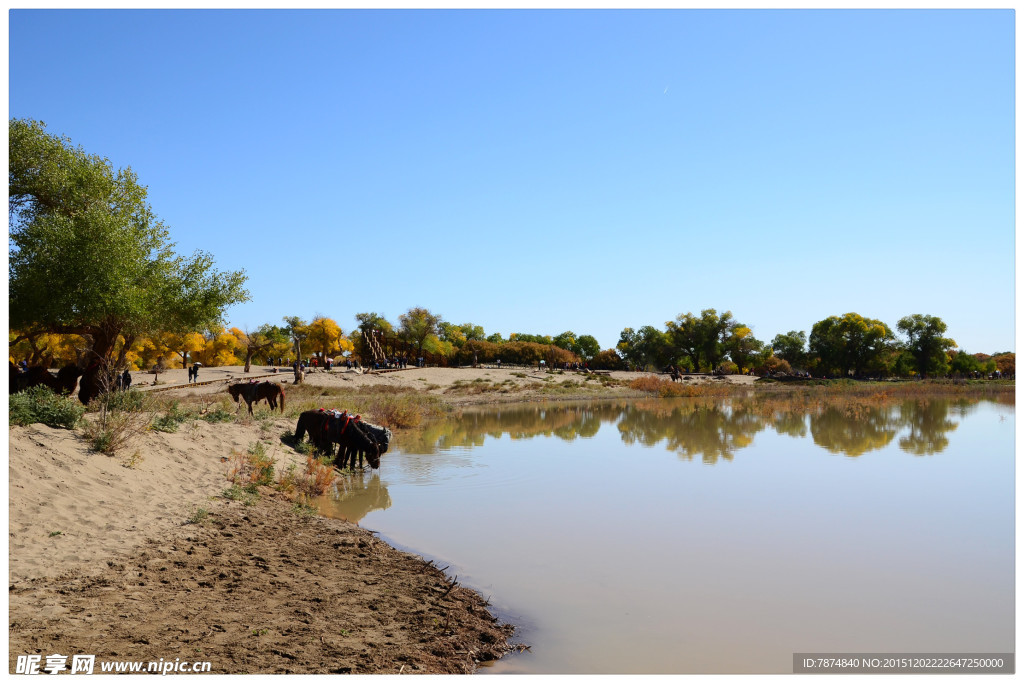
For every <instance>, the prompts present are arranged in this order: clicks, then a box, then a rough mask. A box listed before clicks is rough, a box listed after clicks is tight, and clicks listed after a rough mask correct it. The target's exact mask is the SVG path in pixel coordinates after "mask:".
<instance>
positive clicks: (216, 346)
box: [197, 327, 240, 368]
mask: <svg viewBox="0 0 1024 683" xmlns="http://www.w3.org/2000/svg"><path fill="white" fill-rule="evenodd" d="M204 336H205V339H206V344H205V345H204V347H203V350H202V351H199V352H197V355H198V357H199V362H200V363H202V364H203V365H205V366H207V367H211V368H216V367H222V366H225V365H240V362H239V360H238V357H237V356H235V349H236V348H238V338H237V337H235V335H234V334H232V333H231V332H228V331H227V330H225V329H224V328H223V327H219V328H217V329H214V330H209V331H207V333H206V335H204Z"/></svg>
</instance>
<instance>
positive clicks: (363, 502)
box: [314, 472, 391, 523]
mask: <svg viewBox="0 0 1024 683" xmlns="http://www.w3.org/2000/svg"><path fill="white" fill-rule="evenodd" d="M314 504H315V506H316V507H317V509H318V511H319V512H320V514H322V515H325V516H327V517H333V518H335V519H344V520H347V521H349V522H353V523H355V522H358V521H359V520H361V519H362V518H363V517H365V516H366V515H368V514H369V513H370V512H373V511H374V510H387V509H388V508H389V507H391V495H390V494H389V493H388V487H387V486H385V485H384V484H382V483H381V480H380V476H379V475H378V474H377V473H373V474H367V473H366V472H355V473H353V474H349V475H344V476H342V477H339V478H338V479H336V480H335V482H334V487H333V490H332V491H331V492H330V493H328V494H327V495H325V496H321V497H320V498H318V499H316V501H315V503H314Z"/></svg>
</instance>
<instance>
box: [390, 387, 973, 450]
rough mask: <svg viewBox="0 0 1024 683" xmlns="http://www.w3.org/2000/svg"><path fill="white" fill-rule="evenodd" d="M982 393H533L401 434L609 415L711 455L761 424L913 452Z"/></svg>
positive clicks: (559, 431)
mask: <svg viewBox="0 0 1024 683" xmlns="http://www.w3.org/2000/svg"><path fill="white" fill-rule="evenodd" d="M980 400H983V399H947V398H935V399H918V400H904V401H881V402H880V401H877V400H875V401H870V402H866V403H859V402H857V401H855V400H848V399H844V400H839V401H834V402H828V401H825V402H822V403H820V404H817V405H807V404H805V403H791V402H785V401H773V400H770V399H761V398H758V397H751V398H745V399H717V400H716V399H678V400H672V399H651V400H640V401H631V402H625V401H591V402H585V403H537V404H520V405H513V406H501V407H493V406H488V407H472V408H467V409H465V410H464V411H463V412H462V414H461V415H460V416H459V417H458V418H454V419H447V420H441V421H437V422H434V423H431V424H429V425H427V426H426V427H425V428H424V429H422V430H418V431H416V432H410V433H406V434H402V435H400V440H399V448H401V449H402V451H403V452H405V453H417V454H431V453H437V452H440V451H449V450H450V449H452V448H466V449H470V448H474V447H478V446H482V445H483V444H484V442H485V440H486V438H487V437H491V438H500V437H502V436H506V435H507V436H508V437H510V438H512V439H533V438H538V437H555V438H558V439H562V440H565V441H572V440H575V439H580V438H589V437H593V436H594V435H596V434H597V432H598V430H599V429H600V426H601V425H602V424H604V423H608V424H614V425H615V427H616V429H617V430H618V432H619V435H620V437H621V439H622V442H623V443H625V444H627V445H632V444H640V445H642V446H647V447H651V446H655V445H658V444H663V445H664V447H665V448H667V449H668V450H670V451H673V452H675V453H678V454H679V455H680V456H681V457H682V458H684V459H686V460H693V459H695V458H697V457H699V458H700V460H701V462H703V463H705V464H709V465H713V464H715V463H717V462H719V461H720V460H723V459H724V460H731V459H732V458H733V456H734V455H735V453H736V452H737V451H740V450H742V449H743V448H745V447H747V446H749V445H750V444H751V443H753V440H754V437H755V436H756V435H757V434H758V433H759V432H761V431H763V430H767V429H771V430H774V431H775V432H776V433H777V434H780V435H783V436H790V437H794V438H802V437H805V436H807V435H808V433H809V434H810V436H811V438H812V439H813V441H814V443H815V444H817V445H818V446H820V447H821V448H824V449H825V450H827V451H829V452H830V453H837V454H842V455H846V456H849V457H857V456H860V455H863V454H864V453H868V452H871V451H875V450H879V449H881V448H884V447H885V446H887V445H889V444H890V443H892V442H893V440H894V439H896V438H897V437H899V440H898V444H899V446H900V448H901V449H902V450H904V451H906V452H908V453H913V454H915V455H925V454H929V455H930V454H934V453H939V452H941V451H942V450H943V449H945V448H946V446H947V445H948V444H949V439H948V437H947V434H948V432H950V431H952V430H954V429H956V427H957V424H958V419H960V418H962V417H964V416H966V415H967V414H968V413H970V412H972V411H973V410H974V409H975V408H976V406H977V404H978V403H979V401H980Z"/></svg>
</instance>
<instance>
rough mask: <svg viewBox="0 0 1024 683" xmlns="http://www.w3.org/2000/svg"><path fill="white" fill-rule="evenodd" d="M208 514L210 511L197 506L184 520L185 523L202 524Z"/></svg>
mask: <svg viewBox="0 0 1024 683" xmlns="http://www.w3.org/2000/svg"><path fill="white" fill-rule="evenodd" d="M209 516H210V511H209V510H207V509H206V508H203V507H198V508H196V509H195V511H194V512H193V513H192V514H191V515H190V516H189V518H188V519H187V520H186V521H185V524H202V523H203V522H205V521H206V519H207V517H209Z"/></svg>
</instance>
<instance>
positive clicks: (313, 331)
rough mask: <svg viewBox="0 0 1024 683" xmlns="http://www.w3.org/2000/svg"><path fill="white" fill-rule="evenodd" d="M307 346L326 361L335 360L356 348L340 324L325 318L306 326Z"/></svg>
mask: <svg viewBox="0 0 1024 683" xmlns="http://www.w3.org/2000/svg"><path fill="white" fill-rule="evenodd" d="M306 345H307V347H308V348H309V349H310V350H311V351H313V352H314V353H316V354H317V355H319V356H320V358H324V359H326V358H333V357H334V356H337V355H339V354H341V353H344V352H345V351H352V350H353V349H354V348H355V347H354V346H353V345H352V342H351V341H349V339H348V338H347V337H346V336H345V333H344V332H343V331H342V329H341V327H339V326H338V323H336V322H334V321H333V320H331V319H330V318H326V317H323V316H318V317H316V318H314V319H313V321H312V322H311V323H309V325H307V326H306Z"/></svg>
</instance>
